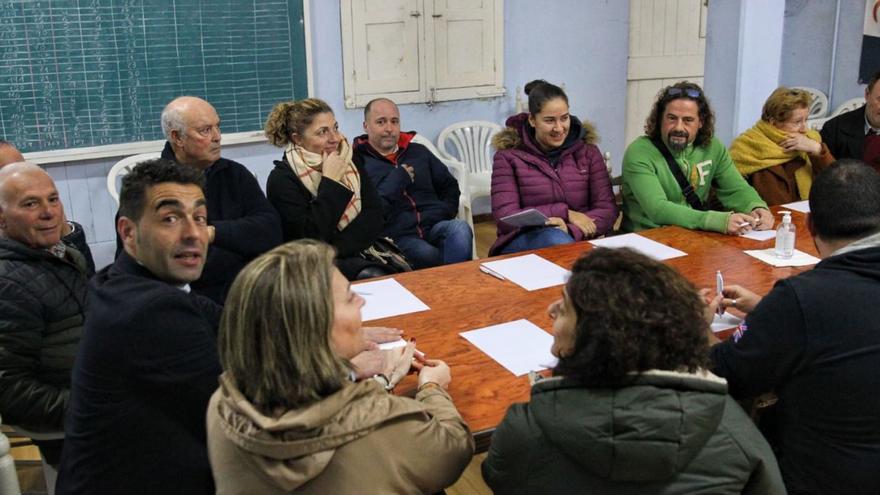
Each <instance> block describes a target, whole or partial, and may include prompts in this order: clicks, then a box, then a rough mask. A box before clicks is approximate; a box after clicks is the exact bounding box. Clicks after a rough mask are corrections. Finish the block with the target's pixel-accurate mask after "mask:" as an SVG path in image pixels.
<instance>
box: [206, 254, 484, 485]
mask: <svg viewBox="0 0 880 495" xmlns="http://www.w3.org/2000/svg"><path fill="white" fill-rule="evenodd" d="M363 304H364V301H363V299H362V298H361V297H360V296H359V295H357V293H355V292H353V291H352V290H351V287H350V285H349V283H348V281H347V280H346V279H345V277H343V276H342V274H341V273H340V272H339V270H338V269H336V268H335V267H334V266H333V250H332V248H331V247H329V246H327V245H326V244H323V243H320V242H318V241H312V240H301V241H296V242H292V243H289V244H285V245H282V246H279V247H277V248H275V249H274V250H272V251H270V252H268V253H266V254H265V255H263V256H261V257H260V258H258V259H256V260H254V261H253V262H251V263H250V264H249V265H248V266H247V267H245V268H244V270H242V272H241V273H240V274H239V275H238V278H237V279H236V280H235V282H234V283H233V285H232V288H231V290H230V292H229V296H228V298H227V301H226V308H225V311H224V314H223V319H222V321H221V324H220V335H219V347H220V360H221V362H222V365H223V369H224V373H223V375H222V376H221V378H220V388H219V389H218V390H217V391H216V392H215V393H214V395H213V396H212V397H211V401H210V403H209V405H208V413H207V416H208V417H207V424H208V453H209V457H210V461H211V469H212V471H213V473H214V479H215V482H216V485H217V493H218V494H239V493H241V494H243V493H261V494H269V493H289V492H293V491H295V492H296V493H298V494H299V493H303V494H310V493H315V494H318V493H320V494H326V493H434V492H439V491H441V490H442V489H444V488H445V487H447V486H449V485H451V484H452V483H454V482H455V481H456V479H458V477H459V476H460V475H461V472H462V470H463V469H464V468H465V466H466V465H467V463H468V462H469V461H470V459H471V456H472V454H473V440H472V438H471V434H470V431H469V430H468V427H467V425H466V424H465V423H464V421H463V420H462V418H461V416H460V415H459V414H458V411H457V410H456V409H455V406H454V405H453V404H452V399H450V397H449V395H448V394H447V393H446V391H445V389H446V387H447V386H448V384H449V381H450V374H449V367H448V366H447V365H446V364H445V363H443V362H442V361H434V360H429V361H427V362H425V363H418V362H416V361H412V362H413V363H415V367H416V368H418V370H419V390H418V393H417V394H416V397H415V400H413V399H409V398H405V397H398V396H395V395H392V394H389V393H388V392H386V388H387V387H385V386H384V384H387V383H388V382H389V381H390V382H392V383H395V382H396V380H398V379H399V376H402V375H403V374H405V373H406V372H407V371H409V364H406V365H405V369H403V368H402V367H400V366H398V367H397V369H396V370H395V371H394V375H395V376H392V377H389V378H385V377H384V376H381V375H379V376H378V377H377V378H378V379H377V380H372V379H367V380H365V381H362V382H357V383H355V382H353V381H352V380H351V377H352V376H353V373H352V366H351V364H350V361H349V360H350V359H351V358H352V357H354V356H355V355H356V354H358V353H359V352H361V351H362V350H363V349H364V348H365V343H364V337H363V332H362V329H361V314H360V309H361V307H362V306H363ZM412 351H413V347H412V344H409V346H408V347H407V348H406V350H405V351H402V352H403V356H404V357H405V362H407V363H408V362H410V361H411V360H410V359H409V357H408V356H411V355H412V354H411V353H412Z"/></svg>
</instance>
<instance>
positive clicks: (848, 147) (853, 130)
mask: <svg viewBox="0 0 880 495" xmlns="http://www.w3.org/2000/svg"><path fill="white" fill-rule="evenodd" d="M878 80H880V70H878V71H877V72H875V73H874V75H873V76H871V79H870V80H868V86H867V87H866V88H865V105H864V106H862V107H860V108H857V109H855V110H852V111H850V112H846V113H843V114H840V115H838V116H837V117H834V118H833V119H831V120H829V121H828V122H825V124H824V125H823V126H822V131H821V133H822V142H824V143H825V144H826V145H828V150H829V151H830V152H831V154H832V155H834V158H836V159H838V160H840V159H843V158H855V159H858V160H863V161H864V162H865V163H867V164H868V165H870V166H872V167H874V169H875V170H877V171H880V84H877V81H878Z"/></svg>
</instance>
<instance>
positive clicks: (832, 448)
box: [712, 247, 880, 495]
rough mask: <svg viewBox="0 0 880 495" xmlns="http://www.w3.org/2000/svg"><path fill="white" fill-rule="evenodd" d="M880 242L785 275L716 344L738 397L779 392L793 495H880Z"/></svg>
mask: <svg viewBox="0 0 880 495" xmlns="http://www.w3.org/2000/svg"><path fill="white" fill-rule="evenodd" d="M878 294H880V247H871V248H866V249H860V250H858V251H852V252H848V253H844V254H840V255H837V256H832V257H830V258H827V259H825V260H823V261H822V262H821V263H819V264H818V265H816V267H815V268H814V269H813V270H810V271H808V272H805V273H802V274H800V275H797V276H795V277H792V278H788V279H785V280H781V281H779V282H777V283H776V286H775V287H774V288H773V290H772V291H770V293H769V294H767V296H766V297H764V298H763V299H762V300H761V303H760V304H759V305H758V306H757V307H756V308H755V309H754V310H753V311H752V312H751V313H749V314H748V316H747V317H746V321H745V324H746V326H747V331H746V332H745V334H744V335H743V337H742V339H740V340H739V342H734V341H733V339H730V340H728V341H726V342H724V343H721V344H718V345H716V346H714V347H713V348H712V361H713V362H714V365H715V373H716V374H718V375H720V376H724V377H726V378H727V381H728V383H729V386H730V393H731V395H733V396H734V397H735V398H744V397H753V396H757V395H759V394H762V393H765V392H769V391H775V392H776V394H777V395H778V397H779V402H778V403H777V406H776V407H777V411H776V413H777V419H778V421H777V425H778V426H777V428H778V431H777V432H776V433H777V436H778V439H776V440H774V439H773V438H771V444H772V445H773V447H774V450H775V451H776V453H777V456H778V458H779V467H780V469H781V470H782V476H783V478H784V480H785V484H786V487H787V488H788V491H789V493H817V494H818V493H823V494H825V493H847V494H852V495H856V494H873V495H876V494H877V493H880V476H878V474H877V467H878V466H880V324H878V320H877V306H878V305H877V302H878V300H880V299H878Z"/></svg>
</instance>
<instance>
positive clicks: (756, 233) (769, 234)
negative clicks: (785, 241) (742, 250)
mask: <svg viewBox="0 0 880 495" xmlns="http://www.w3.org/2000/svg"><path fill="white" fill-rule="evenodd" d="M740 237H745V238H746V239H752V240H754V241H769V240H770V239H775V238H776V231H775V230H772V229H771V230H751V231H749V232H748V233H747V234H743V235H741V236H740Z"/></svg>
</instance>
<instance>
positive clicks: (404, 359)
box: [382, 341, 416, 387]
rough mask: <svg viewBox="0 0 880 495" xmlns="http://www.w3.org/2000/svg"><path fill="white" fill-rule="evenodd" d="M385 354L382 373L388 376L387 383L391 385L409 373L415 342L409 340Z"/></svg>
mask: <svg viewBox="0 0 880 495" xmlns="http://www.w3.org/2000/svg"><path fill="white" fill-rule="evenodd" d="M382 352H384V353H386V354H385V366H384V368H383V370H382V374H383V375H385V377H386V378H388V383H389V384H390V385H391V386H392V387H393V386H395V385H397V384H398V383H399V382H400V380H403V377H405V376H406V375H407V373H409V370H410V368H411V367H412V364H413V354H415V352H416V343H415V342H414V341H409V343H407V344H406V346H404V347H396V348H394V349H390V350H387V351H382Z"/></svg>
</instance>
